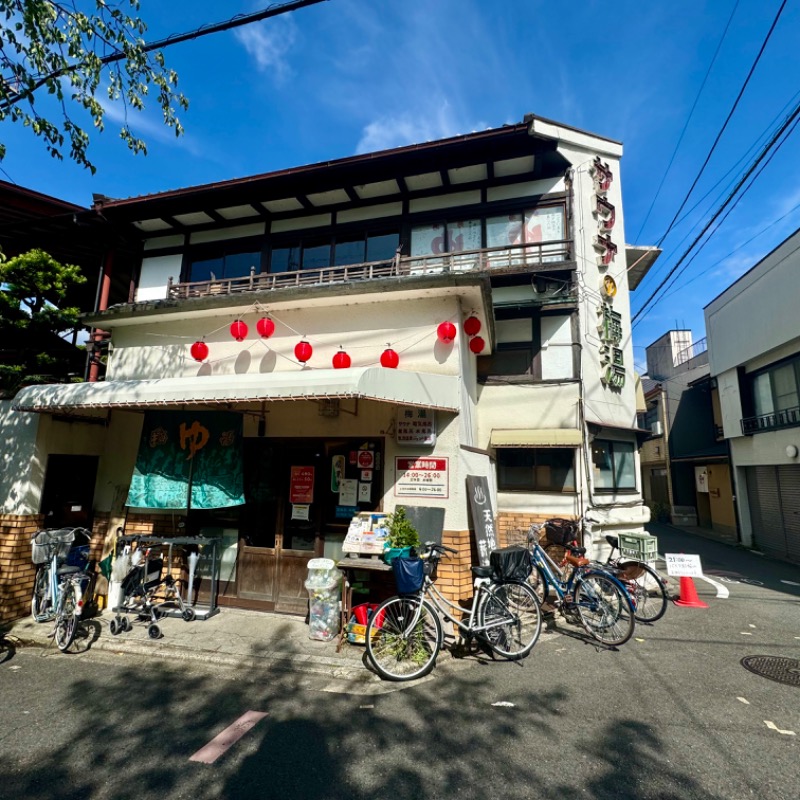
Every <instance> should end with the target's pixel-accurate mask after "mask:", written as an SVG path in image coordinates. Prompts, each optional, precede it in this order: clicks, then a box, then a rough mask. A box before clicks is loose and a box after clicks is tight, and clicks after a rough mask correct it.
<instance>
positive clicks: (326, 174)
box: [6, 115, 659, 613]
mask: <svg viewBox="0 0 800 800" xmlns="http://www.w3.org/2000/svg"><path fill="white" fill-rule="evenodd" d="M621 154H622V147H621V145H620V144H618V143H617V142H613V141H610V140H608V139H605V138H602V137H599V136H596V135H593V134H590V133H586V132H583V131H578V130H575V129H573V128H569V127H567V126H564V125H560V124H557V123H553V122H550V121H547V120H543V119H540V118H537V117H534V116H532V115H531V116H528V117H526V118H525V120H524V121H523V122H521V123H518V124H514V125H505V126H503V127H501V128H497V129H491V130H487V131H483V132H480V133H473V134H469V135H465V136H458V137H453V138H451V139H445V140H442V141H436V142H430V143H426V144H420V145H414V146H409V147H402V148H397V149H395V150H389V151H384V152H379V153H369V154H365V155H361V156H355V157H352V158H346V159H341V160H339V161H332V162H326V163H323V164H316V165H311V166H306V167H298V168H295V169H289V170H284V171H281V172H275V173H269V174H265V175H257V176H253V177H250V178H246V179H237V180H231V181H226V182H223V183H217V184H212V185H206V186H197V187H190V188H186V189H180V190H176V191H171V192H164V193H161V194H156V195H150V196H146V197H138V198H131V199H127V200H112V199H100V200H99V201H98V202H96V204H95V210H96V213H97V214H98V215H99V216H101V217H102V219H103V220H105V221H106V222H107V223H108V224H109V225H110V226H112V227H113V228H114V230H116V231H122V232H124V233H125V235H126V236H127V237H136V238H137V239H138V240H139V241H140V246H141V252H140V261H139V262H137V263H136V265H135V267H136V269H135V271H134V274H135V280H134V291H133V294H132V296H131V297H130V298H129V300H130V301H128V300H123V301H121V302H118V303H117V304H116V305H114V304H113V301H112V303H106V302H105V301H104V299H103V296H102V293H101V302H100V304H99V306H98V311H97V313H95V314H93V315H92V316H91V317H90V318H89V320H88V322H89V323H90V324H91V325H94V326H95V327H96V328H97V329H102V330H104V331H108V332H110V345H109V356H108V367H107V374H106V380H105V381H98V382H93V383H86V384H79V385H72V386H48V387H30V388H28V389H25V390H23V391H22V392H20V394H19V395H18V396H17V398H16V399H15V403H14V405H15V408H16V409H17V410H18V411H19V412H20V413H19V415H18V419H19V421H18V422H17V425H18V426H19V427H20V428H24V429H25V430H26V431H27V434H26V435H27V437H28V441H29V442H30V443H31V448H32V453H31V457H30V459H29V460H30V463H31V469H30V471H28V472H26V473H25V474H24V475H22V476H21V477H18V478H15V479H13V480H11V481H10V483H11V484H12V485H11V486H9V487H8V488H9V490H10V491H8V492H6V497H8V498H9V500H8V501H7V503H6V511H7V513H13V514H18V515H30V517H31V518H34V519H36V520H38V519H39V518H38V517H37V514H38V513H39V510H40V501H41V491H42V485H43V483H44V482H46V481H47V480H48V478H49V473H50V471H51V464H52V463H53V459H55V460H56V461H60V462H61V463H60V464H59V468H60V469H64V468H69V466H70V464H72V465H73V468H74V469H76V470H78V469H80V470H82V471H83V473H84V474H86V475H90V474H96V476H97V477H96V480H95V481H94V482H93V483H92V484H91V486H92V489H93V497H92V498H91V509H92V519H93V524H94V529H95V532H96V534H97V535H98V536H105V537H109V538H110V536H111V532H112V531H115V530H116V529H117V527H118V526H124V527H125V529H126V531H158V532H170V533H171V532H175V531H177V530H179V527H178V526H179V524H181V525H182V527H180V530H181V531H182V532H184V533H188V534H194V533H198V532H203V533H204V534H207V535H210V534H214V535H218V536H220V537H221V538H222V541H223V546H224V552H225V563H226V564H227V572H226V574H225V575H224V576H223V577H224V579H225V580H224V582H223V585H222V590H221V592H222V596H221V597H220V602H222V603H227V604H231V605H247V606H249V607H255V608H264V609H275V610H282V611H287V612H291V613H305V611H306V608H307V599H306V593H305V590H304V588H303V579H304V578H305V574H306V564H307V562H308V560H309V558H310V557H312V556H323V555H325V556H331V557H337V556H338V554H339V553H340V552H341V546H342V541H343V539H344V536H345V532H346V530H347V526H348V522H349V519H350V517H351V516H352V514H353V512H354V511H355V510H360V511H373V510H383V511H392V510H393V509H394V508H395V507H396V505H398V504H402V505H410V506H427V507H433V508H438V509H443V510H444V534H443V535H444V538H445V541H446V542H447V543H448V544H450V545H451V546H453V547H455V548H457V549H458V550H459V553H460V555H459V557H458V558H456V559H454V560H453V561H452V562H451V564H450V565H449V567H447V568H446V569H444V570H440V583H441V585H442V586H443V587H444V588H445V590H446V591H447V592H448V593H449V594H450V596H451V597H456V598H462V597H468V596H469V595H470V594H471V577H470V572H469V566H470V564H471V563H474V562H475V559H476V558H477V557H478V554H477V553H476V551H475V545H474V543H473V542H472V541H471V536H470V527H471V522H470V516H469V502H468V500H469V498H468V496H467V486H466V479H467V476H470V475H471V476H477V477H484V478H486V480H487V481H488V485H489V487H490V494H491V500H492V503H493V504H494V508H495V511H496V521H497V528H498V531H497V532H499V534H500V536H499V539H500V541H501V542H502V541H503V540H504V539H505V538H507V537H508V535H509V534H510V533H511V532H512V531H516V530H523V529H526V528H527V526H528V525H529V524H530V523H531V521H534V520H542V519H545V518H547V517H551V516H579V515H580V514H581V513H583V512H584V511H585V510H587V509H590V508H591V509H592V510H593V514H594V516H595V517H596V518H597V519H599V520H601V524H600V526H599V528H598V529H597V531H596V541H602V533H604V532H608V531H609V530H610V531H614V530H626V531H631V530H633V531H641V530H642V529H643V524H644V523H645V522H646V521H647V520H648V512H647V509H646V508H645V507H644V506H643V504H642V496H641V487H640V485H639V468H638V458H637V440H636V380H635V376H634V372H633V355H632V350H631V344H630V341H631V337H630V306H629V297H628V292H629V289H631V288H634V287H635V285H636V284H637V283H638V282H639V281H640V280H641V279H642V277H643V276H644V275H645V274H646V272H647V269H648V268H649V266H650V265H651V264H652V263H653V261H654V260H655V258H656V257H657V255H658V253H659V251H658V250H656V249H655V248H634V247H627V246H626V245H625V244H624V242H625V239H624V234H623V231H624V217H623V210H622V201H621V191H620V186H619V159H620V156H621ZM115 263H116V254H115V253H114V252H113V251H111V250H110V251H109V252H108V253H107V255H106V259H105V262H104V264H105V265H106V267H107V270H106V272H107V275H106V277H107V279H108V280H112V278H113V269H112V267H113V265H114V264H115ZM241 323H244V324H245V325H246V328H247V330H246V331H245V326H244V325H242V324H241ZM346 365H349V366H346ZM208 411H218V412H220V413H219V414H217V416H216V417H212V416H204V417H202V420H201V419H200V416H201V415H202V412H208ZM143 412H144V413H143ZM181 423H182V424H183V427H182V428H181V427H180V424H181ZM201 423H202V424H201ZM217 424H219V425H220V426H221V427H220V428H219V431H217V432H216V433H215V430H214V426H215V425H217ZM143 433H144V436H143ZM171 437H172V438H171ZM172 441H177V442H179V443H180V445H181V446H183V447H185V448H186V449H185V450H183V452H182V453H181V452H179V451H178V450H177V449H176V450H175V451H174V453H172V454H171V455H170V459H171V460H170V461H169V463H167V464H162V465H161V466H159V467H155V466H153V464H152V458H151V456H152V455H153V454H158V453H161V451H162V450H163V449H164V448H163V447H162V445H164V443H165V442H172ZM67 443H68V444H67ZM206 444H208V449H207V451H206V453H212V447H213V448H216V450H215V451H213V452H215V453H217V454H218V455H219V458H220V461H219V463H218V464H213V463H209V462H210V460H211V459H210V458H209V459H207V460H206V462H200V463H198V466H197V467H195V468H194V470H193V471H189V472H188V475H187V473H186V472H185V471H184V472H182V470H183V467H184V466H185V462H186V461H187V460H190V459H191V458H192V457H193V456H194V455H195V450H198V451H199V449H200V448H202V447H203V446H204V445H206ZM140 445H141V447H140ZM226 448H227V449H226ZM137 454H138V455H137ZM176 454H177V455H176ZM187 454H188V459H187V457H186V456H187ZM232 454H233V455H232ZM56 457H58V458H56ZM85 459H88V461H87V460H85ZM148 459H150V460H148ZM292 468H294V469H292ZM179 473H180V474H179ZM181 492H183V497H182V496H181ZM187 497H191V505H192V508H191V510H190V511H189V513H188V514H187V513H186V511H185V506H186V498H187ZM242 501H244V502H242ZM128 504H130V505H128ZM158 505H165V506H167V507H166V508H162V509H156V508H154V506H158ZM422 535H423V539H424V538H425V532H424V531H423V532H422Z"/></svg>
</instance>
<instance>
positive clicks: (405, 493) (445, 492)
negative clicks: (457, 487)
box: [394, 456, 450, 498]
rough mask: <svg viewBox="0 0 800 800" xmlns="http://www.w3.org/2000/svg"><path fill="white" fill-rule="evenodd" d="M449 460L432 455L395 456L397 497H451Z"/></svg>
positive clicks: (395, 490)
mask: <svg viewBox="0 0 800 800" xmlns="http://www.w3.org/2000/svg"><path fill="white" fill-rule="evenodd" d="M448 460H449V459H447V458H432V457H422V458H404V457H401V456H397V457H395V461H394V472H395V481H394V494H395V497H443V498H446V497H449V496H450V473H449V466H448Z"/></svg>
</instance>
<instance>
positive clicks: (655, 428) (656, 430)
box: [650, 420, 664, 436]
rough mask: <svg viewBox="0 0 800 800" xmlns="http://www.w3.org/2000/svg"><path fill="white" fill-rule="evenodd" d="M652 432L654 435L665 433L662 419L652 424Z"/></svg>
mask: <svg viewBox="0 0 800 800" xmlns="http://www.w3.org/2000/svg"><path fill="white" fill-rule="evenodd" d="M650 433H652V434H653V436H661V435H662V434H663V433H664V428H663V426H662V425H661V421H660V420H659V421H658V422H654V423H653V424H652V425H651V426H650Z"/></svg>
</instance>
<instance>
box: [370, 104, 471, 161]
mask: <svg viewBox="0 0 800 800" xmlns="http://www.w3.org/2000/svg"><path fill="white" fill-rule="evenodd" d="M468 132H469V131H468V130H466V129H465V126H463V125H460V124H459V122H458V121H457V120H456V119H455V117H454V115H453V114H452V112H451V110H450V107H449V105H448V104H447V103H446V102H443V103H442V104H441V105H440V106H439V107H438V108H437V109H435V110H434V111H432V112H423V111H422V110H421V109H420V110H418V111H414V112H410V111H406V112H402V113H400V114H385V115H383V116H380V117H378V118H377V119H375V120H373V121H372V122H370V123H368V124H367V125H365V126H364V129H363V131H362V133H361V138H360V140H359V142H358V145H357V146H356V153H370V152H374V151H375V150H388V149H389V148H392V147H402V146H403V145H408V144H421V143H422V142H430V141H433V140H435V139H444V138H447V137H448V136H457V135H458V134H460V133H468Z"/></svg>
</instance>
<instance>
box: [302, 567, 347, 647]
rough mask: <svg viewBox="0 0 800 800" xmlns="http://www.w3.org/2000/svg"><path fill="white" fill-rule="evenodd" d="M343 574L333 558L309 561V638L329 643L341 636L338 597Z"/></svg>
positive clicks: (307, 582)
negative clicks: (337, 635) (338, 635)
mask: <svg viewBox="0 0 800 800" xmlns="http://www.w3.org/2000/svg"><path fill="white" fill-rule="evenodd" d="M341 582H342V575H341V573H340V572H339V570H338V569H336V562H335V561H333V559H331V558H312V559H311V561H309V562H308V578H307V580H306V583H305V586H306V589H307V590H308V636H309V638H310V639H316V640H318V641H323V642H330V641H331V640H332V639H333V638H334V637H335V636H336V634H337V633H339V623H340V622H341V615H340V613H339V609H340V605H339V599H340V598H339V595H340V587H341Z"/></svg>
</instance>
